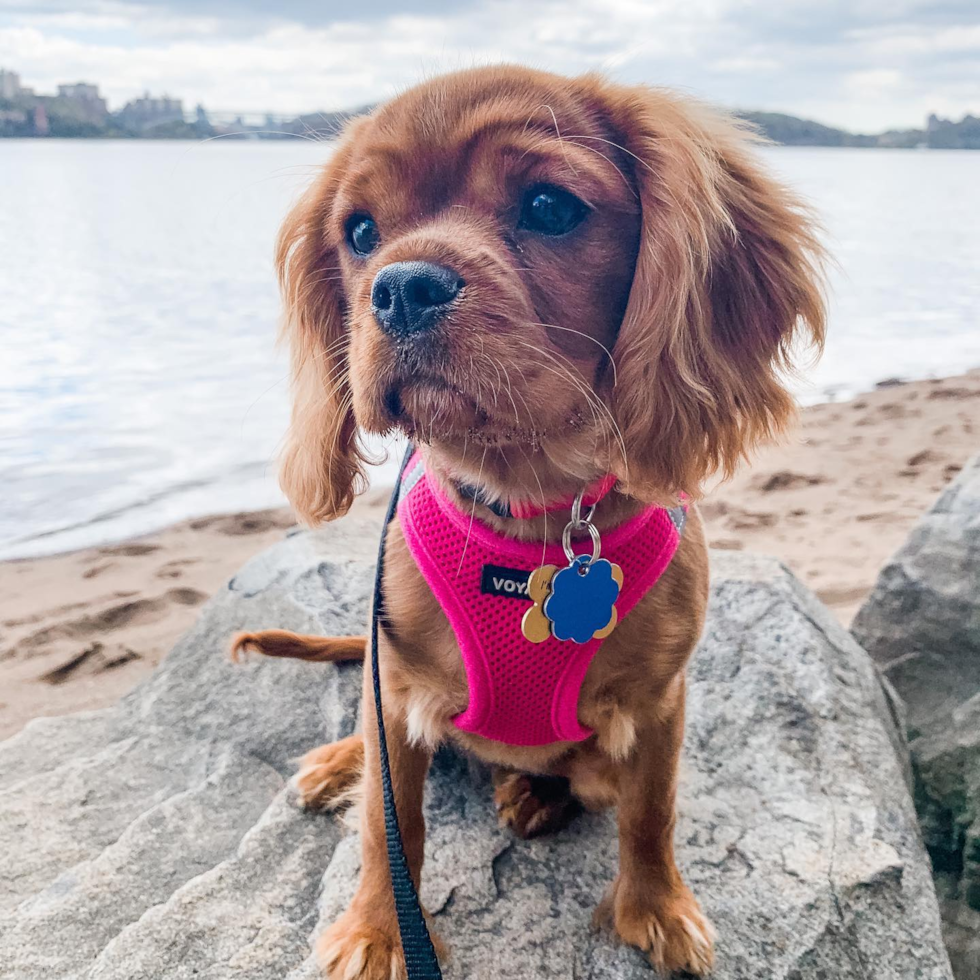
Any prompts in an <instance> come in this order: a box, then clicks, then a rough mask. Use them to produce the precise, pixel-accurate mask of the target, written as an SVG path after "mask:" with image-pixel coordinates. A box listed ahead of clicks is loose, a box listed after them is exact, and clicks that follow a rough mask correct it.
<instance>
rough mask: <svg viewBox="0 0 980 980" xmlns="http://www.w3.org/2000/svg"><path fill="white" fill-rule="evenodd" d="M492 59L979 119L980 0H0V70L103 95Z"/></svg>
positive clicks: (773, 100) (292, 97) (768, 99)
mask: <svg viewBox="0 0 980 980" xmlns="http://www.w3.org/2000/svg"><path fill="white" fill-rule="evenodd" d="M499 61H513V62H521V63H524V64H528V65H532V66H534V67H538V68H545V69H550V70H554V71H559V72H562V73H566V74H577V73H579V72H583V71H591V70H595V69H601V70H604V71H606V72H607V73H608V74H609V75H610V76H611V77H613V78H615V79H618V80H621V81H625V82H641V81H642V82H648V83H651V84H658V85H669V86H672V87H675V88H679V89H682V90H684V91H686V92H689V93H691V94H694V95H697V96H700V97H702V98H705V99H707V100H709V101H712V102H716V103H720V104H722V105H727V106H731V107H734V108H742V109H761V110H768V111H775V112H788V113H792V114H793V115H799V116H804V117H807V118H810V119H816V120H818V121H820V122H824V123H827V124H830V125H836V126H841V127H843V128H846V129H850V130H852V131H859V132H880V131H882V130H885V129H889V128H908V127H913V126H921V125H922V124H923V123H924V120H925V117H926V115H927V114H928V113H929V112H936V113H938V114H939V115H942V116H952V117H955V118H957V119H958V118H959V117H961V116H962V115H963V114H965V113H967V112H973V113H974V114H977V115H980V2H978V0H932V2H929V0H823V2H819V0H817V2H815V0H806V2H801V0H769V2H757V0H561V2H557V0H540V2H536V0H402V2H398V0H382V2H378V3H371V2H366V0H365V2H357V0H343V2H339V3H338V2H336V0H279V2H270V0H144V2H135V0H0V67H2V68H9V69H13V70H15V71H18V72H19V73H20V75H21V77H22V82H23V84H25V85H30V86H32V87H34V88H35V89H36V90H37V91H38V92H39V93H45V92H53V91H54V90H55V86H56V85H57V84H58V83H59V82H76V81H88V82H95V83H97V84H99V86H100V87H101V90H102V93H103V94H104V95H106V96H107V98H108V99H109V104H110V108H119V107H121V105H122V104H123V103H124V102H125V101H127V100H128V99H131V98H134V97H135V96H137V95H140V94H142V93H143V91H144V90H148V91H150V92H152V93H153V94H163V93H166V94H169V95H172V96H175V97H180V98H183V99H184V101H185V104H186V105H188V106H192V105H194V104H195V103H197V102H203V104H204V105H205V106H206V107H208V108H209V109H212V110H218V111H232V112H266V111H269V112H276V113H300V112H311V111H316V110H332V109H348V108H355V107H359V106H362V105H364V104H367V103H371V102H375V101H377V100H379V99H383V98H386V97H389V96H391V95H394V94H396V93H397V92H399V91H401V90H403V89H405V88H406V87H408V86H410V85H411V84H413V83H414V82H416V81H419V80H421V79H423V78H425V77H430V76H431V75H433V74H436V73H438V72H440V71H443V70H447V69H452V68H460V67H469V66H471V65H483V64H488V63H492V62H499Z"/></svg>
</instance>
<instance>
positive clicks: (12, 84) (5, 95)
mask: <svg viewBox="0 0 980 980" xmlns="http://www.w3.org/2000/svg"><path fill="white" fill-rule="evenodd" d="M22 91H23V89H22V88H21V85H20V75H18V74H17V72H15V71H8V70H7V69H6V68H0V99H7V100H8V101H10V100H11V99H16V98H17V96H18V95H20V94H21V92H22Z"/></svg>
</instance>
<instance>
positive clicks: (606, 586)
mask: <svg viewBox="0 0 980 980" xmlns="http://www.w3.org/2000/svg"><path fill="white" fill-rule="evenodd" d="M622 586H623V570H622V569H621V568H620V567H619V565H616V564H614V563H613V562H611V561H607V560H606V559H605V558H598V559H593V558H591V557H590V556H589V555H577V556H575V558H573V559H572V561H571V562H570V563H569V565H568V567H567V568H563V569H561V571H558V570H557V569H556V568H555V566H554V565H545V566H543V567H542V568H538V569H535V570H534V571H533V572H532V573H531V577H530V579H529V580H528V595H529V596H530V597H531V599H532V600H533V602H534V605H533V606H532V607H531V608H530V609H528V610H527V612H525V613H524V619H523V620H522V622H521V630H522V632H523V633H524V637H525V639H527V640H529V641H530V642H531V643H541V642H542V641H544V640H546V639H547V638H548V637H549V636H553V637H554V638H555V639H556V640H573V641H574V642H576V643H588V642H589V640H593V639H595V640H601V639H604V638H605V637H607V636H609V634H610V633H612V631H613V630H614V629H615V628H616V624H617V622H618V620H619V616H618V613H617V612H616V600H617V599H618V598H619V592H620V589H621V588H622Z"/></svg>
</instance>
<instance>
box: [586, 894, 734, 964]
mask: <svg viewBox="0 0 980 980" xmlns="http://www.w3.org/2000/svg"><path fill="white" fill-rule="evenodd" d="M596 920H597V923H598V924H599V925H604V926H607V927H610V928H611V929H612V930H613V932H615V933H616V935H617V936H619V938H620V939H622V940H623V941H624V942H627V943H629V944H630V945H632V946H637V947H639V948H640V949H642V950H643V952H645V953H646V954H647V956H648V957H649V959H650V962H651V964H653V966H654V968H655V969H656V970H658V971H659V972H660V973H664V974H669V973H671V972H674V971H685V972H687V973H693V974H694V975H696V976H699V977H703V976H706V975H707V974H708V973H710V972H711V968H712V966H713V964H714V959H715V954H714V939H715V930H714V928H713V927H712V925H711V923H710V922H709V921H708V920H707V918H706V917H705V915H704V913H703V912H702V911H701V909H700V907H699V906H698V903H697V900H696V899H695V898H694V896H693V895H692V894H691V891H690V889H689V888H688V887H687V885H685V884H683V883H681V884H678V885H677V886H676V887H675V888H674V889H672V890H668V891H662V892H655V891H653V890H651V889H650V888H649V887H643V886H639V887H631V886H630V885H629V884H627V883H625V882H624V881H623V880H622V879H621V878H619V879H617V880H616V882H615V884H614V885H613V887H612V888H611V889H610V892H609V894H608V895H607V896H606V898H605V899H604V900H603V902H602V904H601V905H600V906H599V908H598V910H597V911H596Z"/></svg>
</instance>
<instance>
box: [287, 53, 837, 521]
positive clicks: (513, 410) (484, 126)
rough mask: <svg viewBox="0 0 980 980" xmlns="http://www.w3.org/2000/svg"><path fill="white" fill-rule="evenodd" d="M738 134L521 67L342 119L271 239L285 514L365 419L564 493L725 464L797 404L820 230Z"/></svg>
mask: <svg viewBox="0 0 980 980" xmlns="http://www.w3.org/2000/svg"><path fill="white" fill-rule="evenodd" d="M749 142H750V137H749V136H748V135H747V134H746V132H745V131H744V130H743V129H741V128H739V127H738V126H737V125H736V124H735V123H733V122H732V121H731V120H729V119H727V118H726V117H724V116H721V115H719V114H717V113H714V112H712V111H709V110H708V109H706V108H704V107H703V106H700V105H698V104H695V103H692V102H691V101H689V100H687V99H684V98H679V97H677V96H675V95H672V94H670V93H667V92H664V91H661V90H656V89H649V88H642V87H641V88H633V87H623V86H619V85H614V84H611V83H609V82H607V81H605V80H603V79H602V78H600V77H597V76H585V77H583V78H578V79H571V80H569V79H565V78H560V77H557V76H553V75H548V74H544V73H540V72H534V71H530V70H526V69H521V68H510V67H506V68H487V69H478V70H473V71H466V72H461V73H458V74H454V75H448V76H444V77H442V78H438V79H435V80H433V81H431V82H428V83H426V84H424V85H422V86H420V87H418V88H415V89H413V90H411V91H409V92H407V93H406V94H404V95H402V96H400V97H399V98H397V99H395V100H394V101H392V102H390V103H388V104H387V105H385V106H383V107H381V108H380V109H378V110H376V111H375V112H374V113H373V114H372V115H371V116H368V117H364V118H359V119H356V120H354V121H353V122H352V123H351V124H350V125H349V126H348V127H347V129H346V131H345V133H344V135H343V138H342V140H341V141H340V143H339V145H338V147H337V149H336V152H335V153H334V155H333V157H332V158H331V160H330V162H329V163H328V165H327V166H326V167H325V168H324V170H323V172H322V173H321V175H320V176H319V179H318V180H317V181H316V182H315V183H314V185H313V186H312V187H311V188H310V190H309V191H308V192H307V194H306V195H305V197H304V198H303V199H302V200H301V201H300V202H299V204H298V205H297V206H296V207H295V209H294V210H293V212H292V213H291V215H290V216H289V218H288V219H287V221H286V223H285V225H284V227H283V230H282V233H281V237H280V241H279V247H278V264H279V271H280V276H281V280H282V284H283V292H284V297H285V303H286V314H287V317H286V324H287V325H286V330H287V333H288V337H289V340H290V344H291V347H292V357H293V381H294V399H295V400H294V407H293V418H292V426H291V429H290V435H289V440H288V445H287V449H286V455H285V462H284V468H283V485H284V487H285V489H286V491H287V493H288V495H289V496H290V499H291V500H292V502H293V504H294V506H295V507H296V509H297V511H298V512H299V513H300V514H301V515H302V516H303V517H304V518H306V519H308V520H311V521H314V522H315V521H320V520H324V519H329V518H331V517H333V516H336V515H337V514H340V513H343V512H344V511H345V510H346V509H347V507H348V506H349V505H350V503H351V501H352V499H353V496H354V494H355V493H356V492H357V490H358V489H359V485H360V484H361V483H362V482H363V467H364V463H365V457H364V451H363V449H362V447H361V444H360V442H359V430H365V431H370V432H378V433H380V432H385V431H388V430H391V429H393V428H400V429H402V430H404V431H405V432H406V433H407V434H408V435H409V436H410V437H411V438H412V439H414V440H416V441H420V442H428V443H430V444H431V445H432V446H433V447H434V449H435V451H437V452H438V453H439V454H440V455H441V457H442V458H444V459H447V460H450V461H452V463H453V464H454V465H455V466H457V467H458V468H459V471H460V473H461V474H462V475H467V474H469V475H471V476H472V475H473V474H475V473H476V471H477V469H478V467H483V466H484V465H485V464H486V463H487V454H488V453H490V455H491V457H493V458H498V457H499V459H502V460H504V462H505V463H507V460H508V456H510V457H513V456H514V454H519V455H518V456H517V457H516V458H520V457H524V458H525V459H532V458H535V459H539V460H541V461H543V462H544V463H545V464H546V465H544V466H543V467H538V468H537V470H536V474H535V476H536V479H537V478H538V477H539V474H540V472H541V470H542V469H543V470H545V471H546V473H547V476H546V477H545V478H546V479H548V480H549V481H551V483H552V484H553V485H552V487H551V489H552V490H557V489H564V490H565V491H566V492H567V490H568V489H571V490H574V489H575V488H576V487H577V486H580V485H581V484H582V482H583V481H585V480H589V479H592V478H594V477H595V476H596V475H598V474H602V473H606V472H614V473H616V474H617V475H618V476H619V477H620V479H621V480H622V481H623V483H624V484H625V488H626V489H627V491H628V492H630V493H631V494H633V495H634V496H637V497H640V498H642V499H648V500H657V499H665V500H666V499H672V497H673V495H674V494H676V492H677V491H679V490H683V491H686V492H688V493H690V494H695V495H696V494H697V492H698V489H699V487H700V485H701V483H702V481H703V480H704V479H705V477H706V476H708V475H709V474H710V473H712V472H715V471H719V470H720V471H721V472H723V473H729V472H731V470H732V468H733V467H734V466H735V465H736V463H737V462H738V460H739V459H740V457H742V456H743V455H744V454H745V453H746V452H747V451H748V450H749V449H750V448H751V447H752V446H753V445H755V444H756V443H757V442H759V441H760V440H761V439H764V438H766V437H768V436H770V435H772V434H773V433H774V432H775V431H777V430H778V429H779V428H780V427H781V426H782V425H783V424H784V422H785V421H786V419H787V418H788V417H789V416H790V415H791V412H792V400H791V398H790V396H789V395H788V393H787V391H786V390H785V387H784V385H783V383H782V381H781V372H782V371H783V370H784V369H786V368H788V367H789V366H790V365H789V358H790V353H791V347H792V346H793V341H794V338H796V336H797V334H799V333H800V332H801V331H802V332H804V333H805V337H804V339H808V340H810V341H815V342H816V343H817V344H819V343H820V342H821V341H822V339H823V329H824V309H823V303H822V299H821V293H820V277H819V273H818V269H817V263H818V261H819V256H820V249H819V246H818V244H817V242H816V240H815V238H814V235H813V231H812V228H811V226H810V223H809V222H808V220H807V217H806V214H805V213H804V211H803V210H802V209H801V208H800V206H799V205H798V203H797V201H796V200H795V199H794V198H793V197H792V195H791V194H790V193H788V192H787V191H786V190H785V189H784V188H783V187H782V186H780V185H779V184H778V183H777V182H775V181H774V180H773V179H771V178H770V177H769V176H768V175H767V174H766V173H765V172H764V170H763V169H762V168H761V167H760V165H759V163H758V161H757V160H756V159H755V158H754V157H753V155H752V152H751V149H750V147H749V146H748V144H749ZM507 465H510V464H509V463H507ZM492 469H493V467H492V466H488V467H487V471H488V472H490V471H492ZM562 480H564V481H565V485H564V487H563V488H559V487H558V486H557V484H558V483H561V482H562ZM518 489H520V488H518ZM523 489H524V490H525V491H527V492H528V493H527V496H531V495H532V494H531V493H530V491H531V490H532V488H531V487H524V488H523ZM534 489H535V490H537V489H539V488H534Z"/></svg>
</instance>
